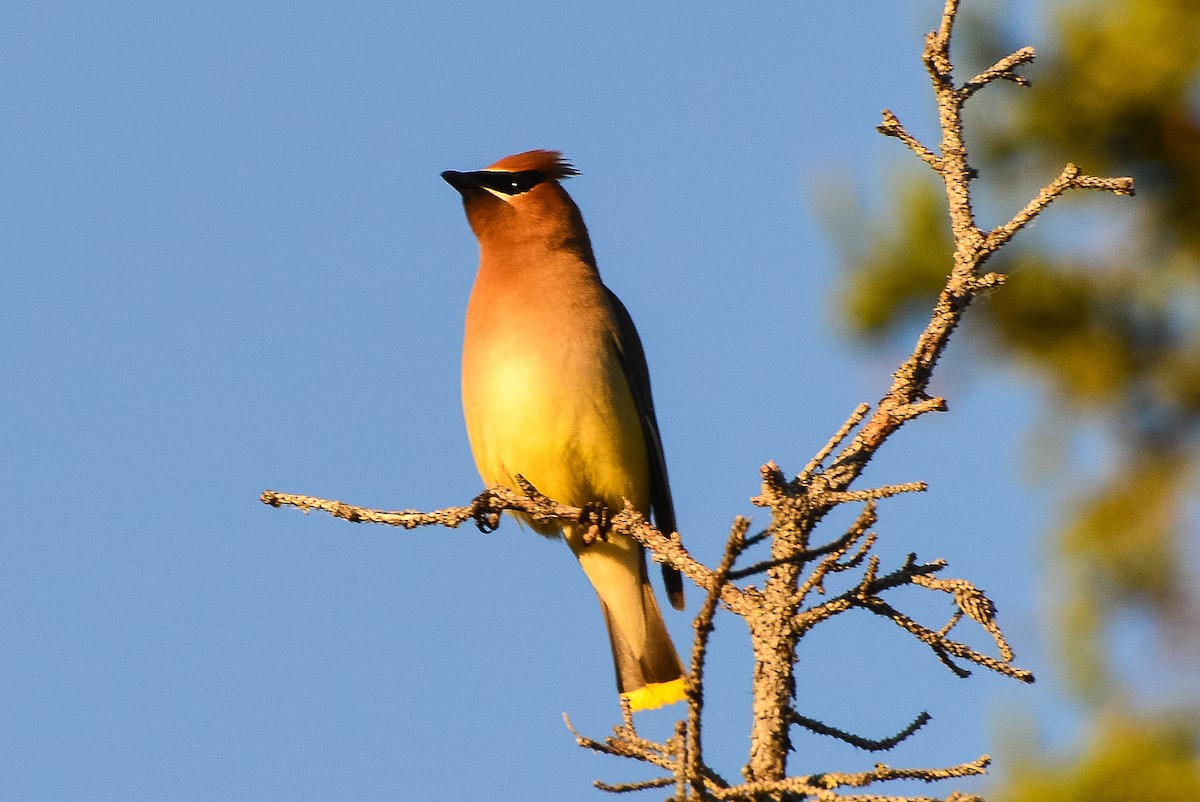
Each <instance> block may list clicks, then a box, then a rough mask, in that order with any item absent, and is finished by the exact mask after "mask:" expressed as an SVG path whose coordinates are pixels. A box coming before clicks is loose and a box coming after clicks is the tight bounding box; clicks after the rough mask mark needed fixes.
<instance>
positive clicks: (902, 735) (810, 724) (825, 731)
mask: <svg viewBox="0 0 1200 802" xmlns="http://www.w3.org/2000/svg"><path fill="white" fill-rule="evenodd" d="M930 718H932V717H931V716H930V715H929V714H928V713H927V712H925V711H924V710H922V711H921V712H920V714H918V715H917V717H916V718H915V719H913V721H912V723H910V724H909V725H908V726H907V727H905V728H904V729H903V730H901V731H900V732H898V733H896V734H895V735H892V736H890V737H888V738H880V739H879V740H872V739H870V738H863V737H862V736H860V735H854V734H853V733H849V732H845V731H844V730H839V729H838V728H837V727H831V726H830V725H828V724H825V723H823V722H820V721H817V720H816V719H813V718H809V717H808V716H803V715H801V714H800V713H798V712H796V711H794V710H793V711H792V720H793V721H794V722H795V723H796V724H799V725H800V726H801V727H804V728H805V729H806V730H810V731H811V732H815V733H817V734H818V735H828V736H830V737H831V738H837V739H838V740H839V741H845V742H846V743H848V744H850V745H852V746H857V747H858V748H859V749H863V750H865V751H868V752H881V751H885V750H887V749H891V748H892V747H894V746H896V744H898V743H900V742H901V741H903V740H905V739H906V738H908V737H909V736H910V735H912V734H913V733H914V732H916V731H917V730H919V729H921V728H922V727H924V726H925V725H926V724H928V723H929V720H930Z"/></svg>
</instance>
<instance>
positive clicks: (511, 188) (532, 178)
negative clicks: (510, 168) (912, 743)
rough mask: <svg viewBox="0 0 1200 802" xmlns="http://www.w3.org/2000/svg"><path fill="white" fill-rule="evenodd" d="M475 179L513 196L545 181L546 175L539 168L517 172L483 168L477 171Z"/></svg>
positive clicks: (490, 187) (482, 184) (492, 188)
mask: <svg viewBox="0 0 1200 802" xmlns="http://www.w3.org/2000/svg"><path fill="white" fill-rule="evenodd" d="M475 180H476V181H478V182H479V184H480V185H481V186H484V187H487V188H488V189H491V190H494V191H496V192H499V193H501V194H503V195H510V196H511V195H520V194H521V193H522V192H528V191H529V190H531V189H533V188H534V187H536V186H537V185H538V184H540V183H542V182H543V181H545V180H546V177H545V176H544V175H542V173H541V172H539V171H537V170H522V171H520V172H516V173H507V172H501V171H500V170H496V171H494V172H490V171H487V170H483V171H480V172H478V173H475Z"/></svg>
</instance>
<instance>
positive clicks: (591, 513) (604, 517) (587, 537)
mask: <svg viewBox="0 0 1200 802" xmlns="http://www.w3.org/2000/svg"><path fill="white" fill-rule="evenodd" d="M579 523H581V524H587V531H586V532H584V534H583V544H584V545H585V546H590V545H592V544H593V543H595V542H596V541H597V540H608V529H609V527H610V526H611V525H612V514H611V513H610V512H609V510H608V507H606V506H604V505H603V504H601V503H600V502H598V501H593V502H589V503H587V504H584V505H583V508H582V512H580V513H579Z"/></svg>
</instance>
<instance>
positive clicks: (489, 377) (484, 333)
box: [442, 150, 683, 709]
mask: <svg viewBox="0 0 1200 802" xmlns="http://www.w3.org/2000/svg"><path fill="white" fill-rule="evenodd" d="M576 174H577V171H576V170H575V168H574V167H572V166H571V165H570V164H569V163H567V162H566V161H564V160H563V159H562V157H561V155H560V154H558V153H557V152H555V151H548V150H533V151H529V152H526V153H520V154H516V155H514V156H507V157H505V158H503V159H501V160H500V161H498V162H496V163H495V164H493V165H492V166H491V167H489V168H487V169H485V170H480V171H476V172H471V173H458V172H453V171H447V172H445V173H443V174H442V177H443V178H445V179H446V181H447V182H449V183H450V184H451V185H452V186H453V187H454V188H455V189H457V190H458V191H459V192H460V193H461V194H462V197H463V205H464V207H465V210H466V213H467V219H468V221H469V222H470V225H471V228H472V230H473V231H474V232H475V235H476V237H477V238H478V240H479V246H480V262H479V272H478V274H477V276H476V279H475V287H474V289H473V290H472V293H471V300H470V302H469V304H468V307H467V321H466V334H465V339H464V344H463V376H462V378H463V411H464V414H465V417H466V421H467V432H468V435H469V436H470V440H471V449H472V451H473V452H474V455H475V462H476V465H477V467H478V468H479V472H480V474H481V475H482V477H483V479H484V481H485V482H486V483H488V484H505V485H509V486H515V480H514V476H515V475H516V474H521V475H522V476H524V477H525V478H526V479H528V480H529V481H531V482H532V483H533V484H534V485H535V486H536V487H537V488H538V489H539V490H541V491H542V492H543V493H545V494H546V495H548V496H549V497H550V498H553V499H555V500H557V501H560V502H563V503H566V504H572V505H575V506H583V505H587V504H595V503H599V504H602V505H604V506H605V507H607V508H608V509H609V510H611V511H614V512H616V511H619V510H620V509H621V507H622V505H623V500H624V499H626V498H627V499H629V500H630V501H631V502H632V503H633V504H634V505H635V506H636V507H637V508H638V509H639V510H641V511H642V512H643V513H645V514H647V515H650V514H651V513H653V515H654V519H655V523H656V525H657V526H658V528H659V529H661V530H663V531H666V532H672V531H674V530H675V512H674V509H673V507H672V503H671V491H670V487H669V485H668V483H667V471H666V462H665V460H664V458H663V452H662V444H661V441H660V439H659V434H658V423H657V420H656V419H655V415H654V403H653V400H652V398H651V394H650V378H649V373H648V372H647V369H646V358H645V354H644V352H643V350H642V345H641V341H640V339H639V338H638V335H637V330H636V329H635V328H634V325H633V321H632V320H631V319H630V317H629V313H628V312H627V311H626V310H625V307H624V306H623V305H622V304H621V302H620V300H618V299H617V297H616V296H615V295H613V293H612V292H611V291H609V289H608V288H607V287H605V286H604V284H603V283H602V282H601V280H600V274H599V272H598V271H597V269H596V263H595V259H594V257H593V255H592V247H591V243H590V240H589V238H588V233H587V228H586V227H585V226H584V223H583V219H582V217H581V216H580V214H579V209H578V208H577V207H576V206H575V203H574V202H573V201H572V200H571V198H570V197H569V196H568V195H567V193H566V191H565V190H563V188H562V186H561V185H560V184H559V183H558V182H559V181H560V180H561V179H563V178H566V177H567V176H571V175H576ZM527 523H529V525H530V526H532V528H534V529H535V530H536V531H538V532H540V533H542V534H544V535H551V536H553V535H557V534H558V532H559V526H557V525H547V524H538V523H535V522H532V521H527ZM562 533H563V535H565V537H566V540H567V544H568V545H569V546H570V547H571V550H572V551H573V552H574V553H575V555H576V557H578V559H579V562H580V564H581V565H582V566H583V569H584V571H585V573H586V574H587V576H588V578H589V579H590V580H591V582H592V586H593V587H594V588H595V589H596V593H597V595H598V596H599V598H600V605H601V609H602V611H603V613H604V617H605V621H606V623H607V625H608V630H609V638H610V643H611V645H612V652H613V660H614V663H615V664H616V669H617V686H618V690H619V691H620V692H621V693H622V695H624V696H625V697H626V698H628V699H629V700H630V703H631V705H632V706H633V708H634V709H641V708H647V707H657V706H659V705H661V704H664V703H667V702H672V701H676V700H678V699H680V698H682V695H683V683H682V679H681V677H682V674H683V669H682V666H681V664H680V661H679V657H678V655H677V654H676V652H675V647H674V645H673V644H672V643H671V639H670V636H669V635H668V634H667V631H666V627H665V626H664V624H663V621H662V614H661V613H660V612H659V608H658V604H657V602H656V601H655V598H654V593H653V591H652V589H651V588H650V584H649V582H648V581H647V574H646V559H645V555H644V553H643V549H642V547H641V546H640V545H639V544H638V543H637V542H636V541H634V540H632V539H630V538H628V537H626V536H623V535H618V534H609V536H608V537H607V539H604V540H600V541H597V542H595V543H593V544H591V545H585V544H584V542H583V535H584V531H583V528H582V527H580V526H578V525H565V526H563V527H562ZM663 574H664V578H665V579H666V582H667V587H668V593H669V595H670V598H671V601H672V604H673V605H674V606H676V607H677V608H682V607H683V584H682V580H681V578H680V576H679V574H678V573H677V572H675V571H674V570H672V569H667V568H665V567H664V571H663Z"/></svg>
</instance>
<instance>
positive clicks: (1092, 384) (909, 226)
mask: <svg viewBox="0 0 1200 802" xmlns="http://www.w3.org/2000/svg"><path fill="white" fill-rule="evenodd" d="M1006 8H1007V6H1006V4H1003V3H995V4H993V5H991V6H990V7H987V6H985V7H984V9H983V13H984V15H985V16H983V17H980V16H978V15H977V16H975V17H970V16H968V17H964V18H963V19H960V24H959V27H958V29H957V36H958V37H959V41H958V45H959V48H958V49H959V50H960V51H962V53H961V54H959V55H958V56H957V58H958V61H959V64H960V66H959V72H960V73H962V75H961V76H960V80H961V79H962V78H964V77H968V76H969V75H970V74H974V73H975V72H977V71H978V70H979V69H982V68H983V67H986V66H988V65H989V64H991V63H992V62H994V61H995V59H996V58H998V57H999V56H1002V55H1004V54H1006V53H1008V52H1011V51H1013V50H1015V49H1017V47H1019V46H1021V45H1023V44H1027V42H1025V41H1020V40H1019V39H1018V38H1017V37H1016V36H1011V35H1009V34H1008V32H1007V31H1006V27H1005V19H1004V14H1005V10H1006ZM975 11H976V12H978V11H979V9H975ZM1043 12H1044V14H1045V15H1046V17H1045V19H1046V20H1047V22H1048V24H1047V41H1045V42H1042V43H1040V44H1039V46H1038V51H1039V55H1038V61H1037V62H1036V64H1035V65H1033V66H1032V67H1029V68H1026V69H1025V70H1023V74H1024V75H1026V76H1028V77H1029V78H1031V79H1032V80H1033V87H1032V88H1031V89H1019V88H1016V87H1012V86H1009V85H1004V86H993V87H989V88H988V89H986V90H985V91H984V92H982V93H981V94H980V95H978V96H976V98H975V99H974V100H973V101H972V102H971V104H969V105H968V115H969V117H968V122H969V124H970V126H971V127H970V129H969V130H968V131H967V143H968V146H969V148H970V149H971V163H972V164H973V165H974V166H975V167H977V168H978V169H979V172H980V176H981V180H980V181H978V182H976V184H975V190H976V194H977V196H979V198H980V199H981V203H979V204H977V208H985V209H987V210H992V209H996V210H1009V212H1008V213H1011V212H1012V211H1015V210H1016V209H1019V208H1020V207H1021V206H1022V205H1023V204H1024V203H1025V201H1026V200H1027V199H1028V198H1029V197H1031V196H1032V195H1033V194H1035V193H1036V191H1037V188H1038V187H1040V186H1041V185H1043V184H1045V183H1047V182H1048V181H1049V180H1050V179H1051V178H1053V177H1054V176H1056V175H1057V174H1058V172H1059V170H1061V169H1062V166H1063V165H1064V164H1065V163H1067V162H1068V161H1070V162H1075V163H1076V164H1079V165H1080V166H1081V167H1082V168H1083V169H1084V171H1085V172H1088V173H1091V174H1094V175H1132V176H1133V177H1134V178H1135V179H1136V181H1137V192H1138V196H1137V198H1136V200H1135V201H1134V202H1132V203H1130V202H1128V201H1117V200H1115V199H1114V198H1112V197H1111V196H1109V195H1101V194H1100V193H1094V194H1092V193H1076V194H1074V195H1069V196H1068V197H1066V198H1064V199H1061V200H1060V201H1059V202H1058V203H1056V204H1055V205H1054V206H1053V207H1051V209H1050V210H1049V212H1048V213H1047V214H1046V215H1044V216H1043V218H1042V219H1039V221H1038V222H1037V224H1036V225H1034V226H1033V227H1031V229H1030V230H1027V231H1025V232H1022V233H1021V235H1019V236H1018V238H1017V240H1016V241H1015V242H1014V243H1013V244H1012V245H1011V246H1010V247H1009V248H1007V249H1005V250H1004V251H1003V252H1002V253H1001V254H999V255H998V256H996V257H995V258H994V259H993V261H992V262H991V263H989V268H990V269H993V270H999V271H1001V272H1005V273H1008V274H1009V280H1008V283H1007V284H1006V285H1005V286H1004V287H1003V288H1002V289H1000V290H999V291H997V292H995V293H993V294H992V295H991V296H990V297H989V298H987V299H986V300H985V301H984V302H982V303H979V304H978V305H977V306H978V308H976V309H972V311H971V314H970V315H968V318H969V320H970V321H971V325H970V326H968V328H967V330H966V332H965V333H966V336H967V337H968V338H970V339H971V340H972V341H973V344H974V347H975V349H976V350H977V351H978V352H979V353H980V354H982V355H984V356H986V357H987V358H989V359H993V360H997V361H1000V362H1004V363H1006V364H1010V365H1013V366H1016V367H1018V368H1020V369H1021V370H1023V371H1025V372H1026V373H1027V374H1028V375H1031V376H1033V377H1035V378H1036V379H1037V380H1038V382H1039V383H1040V384H1041V386H1042V387H1043V388H1044V389H1045V393H1044V396H1045V398H1046V399H1047V401H1046V410H1045V415H1046V417H1047V419H1048V420H1051V421H1053V425H1055V426H1071V425H1076V426H1080V427H1084V426H1086V427H1088V428H1089V430H1091V431H1093V432H1095V431H1099V432H1100V433H1101V434H1102V440H1103V442H1104V443H1105V444H1106V446H1107V451H1106V455H1105V468H1104V471H1103V473H1102V474H1101V475H1100V476H1099V477H1098V478H1097V476H1096V471H1095V470H1094V469H1093V468H1094V466H1079V467H1080V470H1078V471H1070V470H1068V471H1066V472H1064V473H1060V474H1058V475H1057V478H1056V481H1057V485H1056V487H1057V492H1059V493H1060V494H1061V498H1062V504H1061V507H1060V510H1061V511H1060V513H1059V517H1058V520H1056V521H1053V522H1048V524H1047V526H1048V528H1049V529H1050V530H1051V531H1050V534H1049V537H1050V538H1052V543H1053V545H1054V547H1055V548H1054V551H1055V553H1056V554H1057V556H1058V559H1057V560H1056V562H1055V564H1053V565H1050V566H1048V569H1049V570H1052V571H1054V572H1055V573H1054V577H1055V579H1054V583H1055V585H1056V587H1057V588H1058V589H1059V590H1060V592H1061V598H1063V599H1064V603H1063V607H1062V609H1061V610H1059V611H1057V613H1056V614H1055V615H1056V617H1057V621H1056V622H1055V624H1056V627H1057V631H1056V633H1055V636H1056V639H1057V641H1058V643H1059V644H1060V652H1059V656H1060V659H1061V663H1062V667H1063V672H1064V674H1065V675H1066V676H1067V677H1068V679H1069V680H1070V682H1071V683H1072V687H1073V689H1074V691H1075V692H1076V694H1077V696H1078V699H1079V700H1080V701H1081V702H1082V703H1083V704H1084V705H1085V709H1086V710H1087V711H1089V712H1088V714H1087V715H1088V721H1089V731H1088V732H1087V733H1086V736H1085V737H1083V738H1082V744H1083V745H1082V746H1081V747H1080V749H1079V750H1078V753H1077V754H1070V755H1066V756H1046V755H1037V754H1028V755H1025V756H1024V757H1023V758H1021V759H1020V761H1018V762H1019V764H1020V765H1019V767H1018V769H1017V770H1015V771H1013V772H1011V773H1010V774H1009V776H1008V777H1007V779H1006V782H1005V784H1004V787H1002V788H1001V789H1000V790H1001V796H1003V797H1004V798H1005V799H1009V800H1014V801H1015V802H1034V801H1035V800H1051V799H1054V800H1075V799H1078V800H1084V799H1087V800H1105V799H1114V800H1115V799H1122V800H1124V799H1139V800H1147V799H1148V800H1157V799H1163V800H1166V799H1172V800H1182V799H1200V760H1198V755H1200V750H1198V745H1197V736H1198V734H1200V713H1198V712H1197V710H1196V709H1195V705H1196V704H1197V703H1198V702H1200V694H1198V695H1196V696H1193V697H1192V698H1191V699H1188V700H1177V704H1176V705H1175V706H1176V707H1177V708H1178V709H1174V710H1172V709H1171V707H1172V705H1171V704H1170V703H1166V704H1165V705H1163V704H1162V702H1161V700H1159V703H1160V706H1161V709H1159V710H1158V712H1157V713H1155V712H1152V711H1141V712H1140V713H1139V714H1137V715H1133V714H1130V713H1129V712H1128V710H1127V708H1128V706H1129V705H1130V699H1131V698H1132V695H1133V692H1132V690H1131V689H1129V688H1126V687H1124V686H1125V684H1126V683H1125V680H1123V679H1122V677H1120V676H1118V672H1117V671H1116V669H1115V668H1114V661H1113V659H1112V658H1111V657H1110V648H1109V647H1110V643H1109V641H1108V640H1107V636H1109V635H1110V634H1111V631H1112V629H1113V627H1114V625H1115V624H1116V622H1118V620H1119V619H1120V618H1121V617H1122V616H1126V615H1128V614H1129V613H1131V612H1133V613H1135V614H1138V615H1142V616H1146V617H1148V618H1149V619H1150V620H1152V621H1153V622H1155V623H1156V624H1157V625H1158V626H1159V629H1160V634H1161V635H1162V639H1161V640H1162V642H1163V644H1164V645H1163V648H1164V649H1165V650H1167V651H1168V652H1169V651H1170V649H1171V641H1172V640H1173V639H1174V640H1178V639H1180V638H1183V639H1184V642H1188V640H1189V639H1190V642H1192V643H1193V644H1194V643H1195V642H1196V639H1198V638H1200V633H1197V631H1196V624H1195V621H1196V616H1195V607H1196V603H1197V599H1196V598H1195V588H1194V587H1193V584H1194V579H1195V577H1193V576H1190V575H1189V572H1188V568H1187V566H1186V561H1185V560H1184V556H1185V555H1186V553H1187V552H1186V548H1185V545H1186V543H1187V539H1190V538H1194V537H1195V531H1194V529H1195V521H1194V520H1192V519H1191V517H1190V516H1191V515H1194V512H1195V508H1196V500H1197V498H1196V492H1195V491H1196V479H1197V476H1198V475H1200V472H1198V468H1200V2H1198V0H1051V1H1050V2H1048V3H1047V4H1046V7H1045V8H1044V9H1043ZM927 144H930V145H934V144H936V143H927ZM906 156H907V157H908V158H910V159H912V160H913V162H912V163H913V164H915V165H917V166H916V167H913V168H912V169H911V170H909V171H908V172H905V173H903V174H902V175H901V176H900V178H898V179H897V180H896V181H895V182H894V183H895V186H894V187H893V188H892V191H891V192H890V193H889V197H890V198H891V199H892V200H891V201H889V206H890V208H889V209H887V210H886V211H884V212H881V213H880V214H879V215H878V217H877V218H876V219H871V218H872V215H871V214H870V213H868V212H865V211H861V210H860V211H861V214H862V215H863V217H864V218H867V219H865V220H864V221H863V222H862V223H861V224H860V225H857V226H856V228H857V230H859V231H863V232H866V234H865V235H864V236H863V237H862V239H861V240H860V241H859V242H858V243H856V244H855V245H854V246H853V247H854V250H853V252H852V253H850V254H849V256H848V257H847V261H848V262H850V264H849V265H848V270H847V273H846V279H845V281H844V284H843V288H842V293H841V296H840V317H841V318H842V319H843V320H845V321H846V323H847V325H848V327H849V328H850V329H851V330H852V331H853V332H855V333H856V334H858V335H859V336H860V337H862V338H864V339H867V340H870V339H878V338H884V337H890V336H897V335H907V334H909V333H910V330H911V326H912V325H913V324H914V323H916V322H918V321H920V320H921V316H923V315H925V314H927V310H928V309H929V308H930V305H931V302H932V299H933V297H934V295H935V294H936V292H937V291H938V290H939V289H940V288H941V286H942V284H943V281H944V279H945V276H946V274H947V273H948V272H949V267H950V245H949V243H950V240H949V234H948V230H947V229H948V222H947V218H946V211H945V206H946V203H945V197H944V191H943V189H942V186H941V183H940V181H938V180H937V179H936V176H933V175H932V174H931V173H929V171H928V170H925V171H924V172H923V173H918V172H917V170H919V169H921V167H920V165H919V163H918V162H916V159H915V157H913V156H911V154H906ZM1008 213H1006V212H1004V211H999V212H996V215H997V217H998V219H997V220H993V221H990V224H992V225H994V224H996V223H997V222H1000V221H1002V220H1003V219H1004V218H1005V217H1007V214H1008ZM896 216H899V218H900V225H896V224H895V223H891V224H889V223H885V222H884V221H885V220H887V219H892V218H895V217H896ZM1055 218H1059V219H1060V220H1062V219H1065V223H1063V222H1059V223H1056V222H1055V221H1054V219H1055ZM988 224H989V223H988V221H982V222H981V225H988ZM1053 442H1054V439H1053V438H1052V439H1049V440H1048V441H1047V442H1045V443H1041V444H1040V445H1039V448H1038V449H1036V450H1034V451H1032V452H1031V459H1033V460H1035V461H1041V460H1045V461H1047V462H1053V461H1054V460H1055V459H1060V458H1061V455H1055V454H1050V453H1048V452H1047V451H1046V449H1052V448H1053V447H1054V446H1053V445H1052V443H1053ZM1085 476H1086V477H1090V478H1086V479H1085V478H1084V477H1085ZM1031 559H1032V558H1031ZM1145 659H1146V660H1147V661H1150V660H1152V659H1154V658H1151V657H1150V656H1146V657H1145ZM1156 670H1159V671H1164V670H1169V669H1163V668H1162V667H1161V666H1158V667H1156ZM1193 670H1194V667H1193ZM1189 705H1191V707H1190V708H1189Z"/></svg>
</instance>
